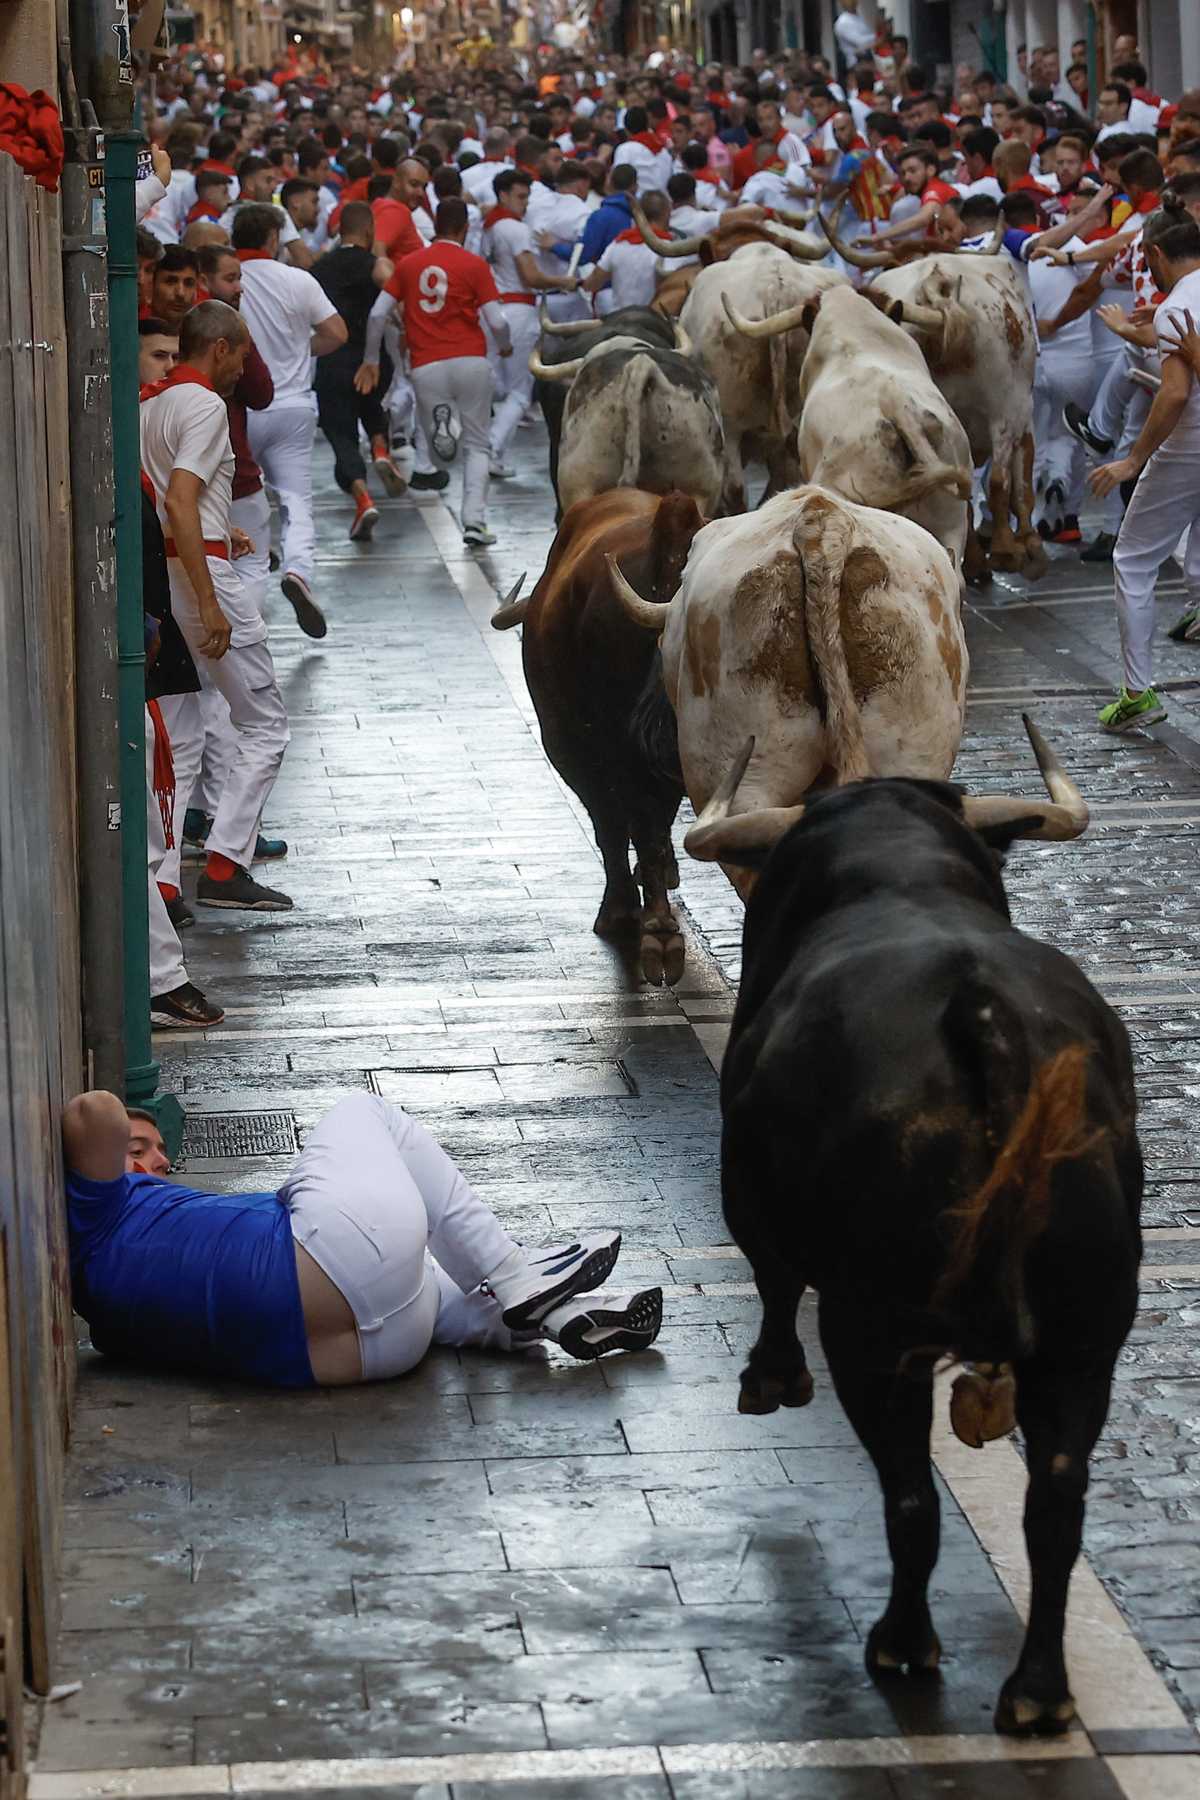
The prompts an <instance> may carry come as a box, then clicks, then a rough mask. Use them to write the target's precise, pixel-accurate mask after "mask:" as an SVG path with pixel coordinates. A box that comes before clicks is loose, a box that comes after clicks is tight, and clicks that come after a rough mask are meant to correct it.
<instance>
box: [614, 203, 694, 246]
mask: <svg viewBox="0 0 1200 1800" xmlns="http://www.w3.org/2000/svg"><path fill="white" fill-rule="evenodd" d="M629 204H630V207H631V208H632V210H633V222H634V224H635V225H636V226H637V228H638V230H639V231H640V232H641V234H642V242H643V244H645V245H646V246H647V248H648V249H651V250H653V252H654V254H655V256H699V254H700V246H701V244H703V243H705V242H706V241H707V238H708V233H707V232H705V233H704V234H703V236H701V237H691V238H661V237H659V236H658V235H657V234H656V232H655V230H654V227H653V226H652V225H651V223H650V221H649V219H648V218H647V217H646V215H645V213H644V212H643V211H642V209H641V207H640V206H639V205H638V203H637V201H636V200H635V199H634V197H633V195H632V194H631V195H630V196H629Z"/></svg>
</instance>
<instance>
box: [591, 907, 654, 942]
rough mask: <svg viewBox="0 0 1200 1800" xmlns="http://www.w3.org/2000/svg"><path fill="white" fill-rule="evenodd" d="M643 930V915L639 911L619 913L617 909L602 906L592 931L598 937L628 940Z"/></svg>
mask: <svg viewBox="0 0 1200 1800" xmlns="http://www.w3.org/2000/svg"><path fill="white" fill-rule="evenodd" d="M641 929H642V918H641V913H640V911H639V910H637V909H632V910H630V911H629V912H618V911H617V909H616V908H615V907H612V908H609V907H606V906H602V907H601V908H600V911H599V912H598V913H597V914H596V923H595V924H594V925H593V926H592V930H593V931H594V932H595V934H596V936H597V937H604V938H627V937H633V935H634V933H635V932H639V931H640V930H641Z"/></svg>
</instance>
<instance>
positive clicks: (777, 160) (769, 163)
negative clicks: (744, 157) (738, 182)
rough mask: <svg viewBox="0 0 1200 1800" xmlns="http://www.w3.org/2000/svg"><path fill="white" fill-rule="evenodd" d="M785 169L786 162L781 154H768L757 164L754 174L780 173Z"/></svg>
mask: <svg viewBox="0 0 1200 1800" xmlns="http://www.w3.org/2000/svg"><path fill="white" fill-rule="evenodd" d="M786 169H787V164H786V163H785V162H784V160H783V158H782V156H768V157H766V158H765V159H764V160H763V161H762V162H760V163H759V164H758V166H757V168H756V169H755V171H754V173H755V174H756V175H782V174H784V173H785V171H786Z"/></svg>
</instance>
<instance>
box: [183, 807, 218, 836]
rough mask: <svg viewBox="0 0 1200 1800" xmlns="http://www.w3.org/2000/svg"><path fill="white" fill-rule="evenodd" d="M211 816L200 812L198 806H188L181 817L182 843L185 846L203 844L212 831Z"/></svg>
mask: <svg viewBox="0 0 1200 1800" xmlns="http://www.w3.org/2000/svg"><path fill="white" fill-rule="evenodd" d="M212 827H213V822H212V818H211V816H210V815H209V814H208V813H206V812H201V811H200V808H199V807H198V806H189V807H188V809H187V811H186V812H185V813H184V815H183V841H184V843H185V844H204V843H206V842H207V841H208V834H209V832H210V831H211V830H212Z"/></svg>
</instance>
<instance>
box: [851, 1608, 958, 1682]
mask: <svg viewBox="0 0 1200 1800" xmlns="http://www.w3.org/2000/svg"><path fill="white" fill-rule="evenodd" d="M941 1660H942V1646H941V1641H940V1639H939V1638H938V1634H937V1632H936V1631H935V1630H934V1629H933V1626H932V1625H930V1626H929V1627H928V1628H927V1629H926V1630H923V1631H920V1632H915V1633H909V1634H906V1633H902V1632H893V1631H891V1630H890V1629H889V1627H888V1624H887V1620H886V1619H878V1620H877V1621H876V1623H875V1624H874V1625H873V1626H872V1627H871V1635H870V1636H869V1637H868V1639H867V1648H866V1651H865V1652H864V1655H863V1661H864V1662H865V1664H866V1668H867V1674H868V1675H903V1674H905V1673H906V1672H907V1673H908V1674H909V1675H936V1673H937V1670H938V1664H939V1663H940V1662H941Z"/></svg>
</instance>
